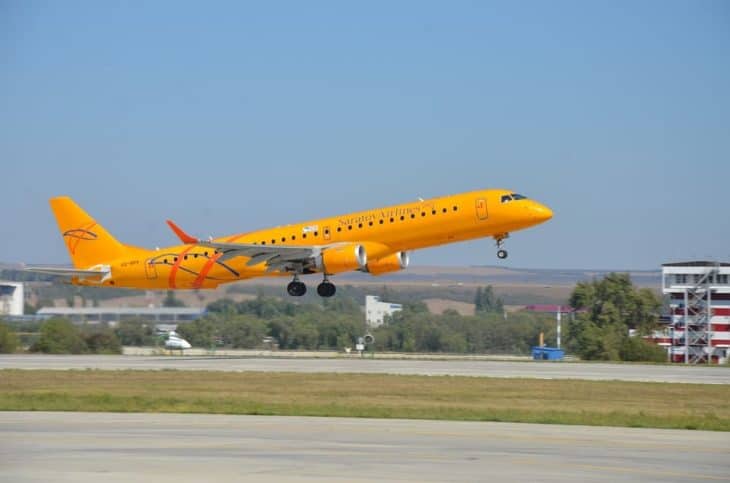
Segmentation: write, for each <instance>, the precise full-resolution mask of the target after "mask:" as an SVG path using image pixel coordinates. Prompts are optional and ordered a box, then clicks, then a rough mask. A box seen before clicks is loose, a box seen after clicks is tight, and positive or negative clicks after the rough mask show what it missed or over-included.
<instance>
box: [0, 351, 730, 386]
mask: <svg viewBox="0 0 730 483" xmlns="http://www.w3.org/2000/svg"><path fill="white" fill-rule="evenodd" d="M0 369H137V370H165V369H177V370H205V371H239V372H241V371H256V372H310V373H312V372H315V373H316V372H337V373H380V374H412V375H429V376H439V375H451V376H476V377H517V378H538V379H587V380H621V381H642V382H683V383H698V384H730V367H717V366H709V367H708V366H685V365H681V364H674V365H669V364H667V365H651V364H607V363H579V362H566V363H560V362H532V361H530V362H515V361H485V360H448V361H443V360H414V359H408V360H397V359H396V360H393V359H387V360H386V359H367V358H364V359H359V358H332V359H306V358H292V359H280V358H238V357H219V356H97V355H80V356H74V355H36V354H17V355H0Z"/></svg>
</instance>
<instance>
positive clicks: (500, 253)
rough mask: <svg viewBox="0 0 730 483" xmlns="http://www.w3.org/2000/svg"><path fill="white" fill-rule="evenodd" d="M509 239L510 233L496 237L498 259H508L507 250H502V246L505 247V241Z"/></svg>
mask: <svg viewBox="0 0 730 483" xmlns="http://www.w3.org/2000/svg"><path fill="white" fill-rule="evenodd" d="M507 238H509V233H502V234H500V235H496V236H495V237H494V240H495V242H496V243H497V248H498V250H497V258H500V259H502V260H504V259H505V258H507V250H504V249H503V248H502V245H504V241H505V240H506V239H507Z"/></svg>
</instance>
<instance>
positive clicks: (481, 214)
mask: <svg viewBox="0 0 730 483" xmlns="http://www.w3.org/2000/svg"><path fill="white" fill-rule="evenodd" d="M476 208H477V219H478V220H480V221H481V220H486V219H487V218H489V213H488V212H487V200H485V199H484V198H477V200H476Z"/></svg>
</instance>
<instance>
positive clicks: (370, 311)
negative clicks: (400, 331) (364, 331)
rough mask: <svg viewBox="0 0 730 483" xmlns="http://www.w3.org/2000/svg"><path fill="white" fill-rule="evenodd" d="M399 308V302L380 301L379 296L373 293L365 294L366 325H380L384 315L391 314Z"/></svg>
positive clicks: (400, 306) (399, 309)
mask: <svg viewBox="0 0 730 483" xmlns="http://www.w3.org/2000/svg"><path fill="white" fill-rule="evenodd" d="M401 310H403V306H402V305H401V304H391V303H389V302H381V301H380V297H378V296H375V295H367V296H365V320H366V322H367V324H368V327H380V326H381V325H383V320H384V318H385V316H386V315H393V314H394V313H396V312H399V311H401Z"/></svg>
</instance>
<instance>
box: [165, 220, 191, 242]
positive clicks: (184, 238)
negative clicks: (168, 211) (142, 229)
mask: <svg viewBox="0 0 730 483" xmlns="http://www.w3.org/2000/svg"><path fill="white" fill-rule="evenodd" d="M166 221H167V224H168V226H169V227H170V228H171V229H172V231H174V232H175V234H176V235H177V237H178V238H179V239H180V241H181V242H183V243H198V239H197V238H194V237H192V236H190V235H188V234H187V233H185V232H184V231H183V230H182V228H180V227H179V226H177V225H176V224H175V222H174V221H172V220H166Z"/></svg>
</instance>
